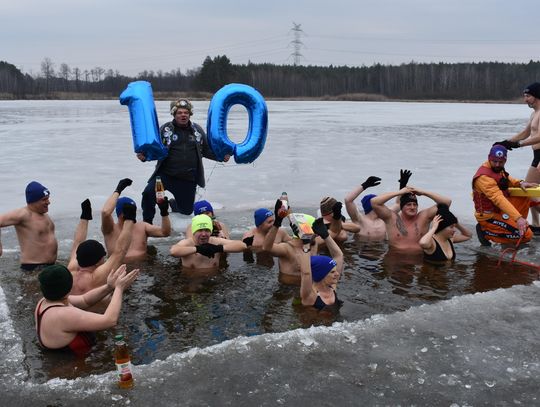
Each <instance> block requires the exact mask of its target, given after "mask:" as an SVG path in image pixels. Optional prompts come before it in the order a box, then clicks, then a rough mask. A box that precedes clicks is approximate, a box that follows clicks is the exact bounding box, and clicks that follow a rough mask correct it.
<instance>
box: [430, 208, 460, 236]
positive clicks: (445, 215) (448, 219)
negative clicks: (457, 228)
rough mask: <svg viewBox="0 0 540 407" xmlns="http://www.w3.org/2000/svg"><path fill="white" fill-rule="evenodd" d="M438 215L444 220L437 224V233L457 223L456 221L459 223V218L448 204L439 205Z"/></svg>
mask: <svg viewBox="0 0 540 407" xmlns="http://www.w3.org/2000/svg"><path fill="white" fill-rule="evenodd" d="M437 215H440V216H441V218H442V220H441V222H440V223H439V226H437V230H436V231H435V233H438V232H440V231H441V230H443V229H444V228H447V227H448V226H450V225H455V224H456V223H458V220H457V218H456V217H455V216H454V214H453V213H452V212H450V208H448V205H446V204H438V205H437Z"/></svg>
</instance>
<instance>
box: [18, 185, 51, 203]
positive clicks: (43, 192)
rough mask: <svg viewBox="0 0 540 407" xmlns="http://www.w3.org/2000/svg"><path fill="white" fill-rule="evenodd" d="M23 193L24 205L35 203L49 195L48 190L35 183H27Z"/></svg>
mask: <svg viewBox="0 0 540 407" xmlns="http://www.w3.org/2000/svg"><path fill="white" fill-rule="evenodd" d="M24 192H25V194H26V203H29V204H30V203H33V202H37V201H39V200H40V199H41V198H45V197H46V196H49V195H50V192H49V190H48V189H47V188H45V187H44V186H43V185H41V184H40V183H39V182H37V181H32V182H31V183H29V184H28V185H27V186H26V190H25V191H24Z"/></svg>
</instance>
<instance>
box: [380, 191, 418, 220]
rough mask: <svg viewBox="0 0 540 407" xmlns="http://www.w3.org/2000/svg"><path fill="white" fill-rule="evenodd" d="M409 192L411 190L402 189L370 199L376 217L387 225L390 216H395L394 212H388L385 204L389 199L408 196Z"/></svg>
mask: <svg viewBox="0 0 540 407" xmlns="http://www.w3.org/2000/svg"><path fill="white" fill-rule="evenodd" d="M409 192H413V191H412V189H411V188H409V187H404V188H402V189H400V190H399V191H396V192H386V193H384V194H381V195H377V196H376V197H374V198H372V199H371V206H372V208H373V210H374V211H375V213H376V214H377V216H378V217H379V218H381V219H382V220H384V222H385V223H388V222H389V221H390V220H391V219H392V216H393V215H395V212H393V211H392V210H390V209H389V208H388V207H387V206H386V205H385V203H386V202H388V201H389V200H390V199H393V198H396V197H398V196H401V195H404V194H408V193H409Z"/></svg>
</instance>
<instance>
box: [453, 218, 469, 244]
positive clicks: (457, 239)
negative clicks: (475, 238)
mask: <svg viewBox="0 0 540 407" xmlns="http://www.w3.org/2000/svg"><path fill="white" fill-rule="evenodd" d="M456 229H457V230H458V231H459V232H460V234H458V235H454V237H453V238H452V241H453V242H454V243H461V242H466V241H467V240H469V239H471V238H472V232H471V231H470V230H469V229H467V228H466V227H465V226H463V225H462V224H461V223H459V222H458V223H456Z"/></svg>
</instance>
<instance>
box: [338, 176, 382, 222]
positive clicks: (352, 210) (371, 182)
mask: <svg viewBox="0 0 540 407" xmlns="http://www.w3.org/2000/svg"><path fill="white" fill-rule="evenodd" d="M380 183H381V179H380V178H379V177H375V176H373V175H371V176H369V177H368V178H367V179H366V180H365V181H364V182H363V183H362V184H361V185H359V186H357V187H356V188H354V189H353V190H352V191H351V192H349V193H348V194H347V196H345V209H346V210H347V214H348V215H349V217H350V218H351V220H352V221H353V222H360V219H361V216H360V212H359V211H358V206H357V205H356V204H355V203H354V201H355V199H356V198H358V196H359V195H360V194H361V193H362V192H364V191H365V190H366V189H368V188H370V187H374V186H377V185H379V184H380Z"/></svg>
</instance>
